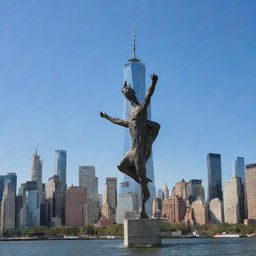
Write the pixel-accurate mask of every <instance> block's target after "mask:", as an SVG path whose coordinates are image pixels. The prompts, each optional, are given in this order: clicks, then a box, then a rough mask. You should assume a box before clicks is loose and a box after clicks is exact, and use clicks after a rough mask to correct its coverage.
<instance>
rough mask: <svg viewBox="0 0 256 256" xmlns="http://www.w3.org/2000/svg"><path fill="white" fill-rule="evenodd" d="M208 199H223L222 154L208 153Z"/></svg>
mask: <svg viewBox="0 0 256 256" xmlns="http://www.w3.org/2000/svg"><path fill="white" fill-rule="evenodd" d="M207 167H208V200H209V201H211V200H212V199H213V198H216V197H217V198H219V199H221V200H222V184H221V155H220V154H213V153H208V155H207Z"/></svg>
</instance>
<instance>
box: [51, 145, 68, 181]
mask: <svg viewBox="0 0 256 256" xmlns="http://www.w3.org/2000/svg"><path fill="white" fill-rule="evenodd" d="M54 175H58V176H59V177H60V179H61V180H62V181H63V183H64V184H67V182H66V175H67V151H66V150H55V152H54Z"/></svg>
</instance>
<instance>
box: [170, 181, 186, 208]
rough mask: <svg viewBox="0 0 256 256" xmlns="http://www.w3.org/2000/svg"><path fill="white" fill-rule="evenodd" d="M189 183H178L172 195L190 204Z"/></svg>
mask: <svg viewBox="0 0 256 256" xmlns="http://www.w3.org/2000/svg"><path fill="white" fill-rule="evenodd" d="M187 189H188V183H187V182H186V181H185V180H183V179H182V180H181V181H179V182H176V184H175V186H174V188H173V190H172V195H173V196H179V197H182V198H183V199H184V201H185V202H186V203H187V202H188V191H187Z"/></svg>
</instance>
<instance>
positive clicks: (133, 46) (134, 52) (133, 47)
mask: <svg viewBox="0 0 256 256" xmlns="http://www.w3.org/2000/svg"><path fill="white" fill-rule="evenodd" d="M129 61H135V62H139V61H140V60H139V59H137V57H136V41H135V24H133V25H132V58H131V59H129Z"/></svg>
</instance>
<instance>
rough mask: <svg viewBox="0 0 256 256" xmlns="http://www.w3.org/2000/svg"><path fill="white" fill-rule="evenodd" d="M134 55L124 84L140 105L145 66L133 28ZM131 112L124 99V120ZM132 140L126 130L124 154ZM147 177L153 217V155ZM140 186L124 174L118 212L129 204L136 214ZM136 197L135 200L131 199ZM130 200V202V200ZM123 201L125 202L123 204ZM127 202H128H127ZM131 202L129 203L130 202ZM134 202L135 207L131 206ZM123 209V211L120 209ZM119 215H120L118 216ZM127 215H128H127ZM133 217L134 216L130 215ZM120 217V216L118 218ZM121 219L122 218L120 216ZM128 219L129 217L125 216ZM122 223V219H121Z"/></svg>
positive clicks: (124, 72) (148, 204)
mask: <svg viewBox="0 0 256 256" xmlns="http://www.w3.org/2000/svg"><path fill="white" fill-rule="evenodd" d="M132 42H133V55H132V58H131V59H129V60H128V63H126V64H125V65H124V69H123V82H125V81H126V82H127V85H128V86H131V87H132V88H133V89H134V91H135V94H136V98H137V99H138V101H139V103H142V101H143V99H144V97H145V94H146V88H145V65H144V64H143V63H142V62H141V61H140V60H139V59H138V58H137V57H136V47H135V29H134V28H133V40H132ZM150 109H151V108H150V105H149V107H148V119H151V111H150ZM129 112H130V103H129V102H128V100H127V99H124V102H123V119H127V117H128V114H129ZM130 144H131V140H130V135H129V130H128V129H124V148H123V150H124V151H123V152H124V154H125V153H126V152H128V151H129V149H130V146H131V145H130ZM146 168H147V177H148V178H149V179H151V180H152V182H149V183H148V188H149V191H150V199H149V201H148V202H147V203H146V211H147V213H148V215H149V216H150V215H151V206H152V202H153V200H154V198H155V197H156V189H155V184H154V169H153V157H152V154H151V156H150V158H149V159H148V161H147V165H146ZM140 194H141V192H140V186H139V184H138V183H137V182H136V181H135V180H133V179H132V178H131V177H129V176H127V175H125V174H124V179H123V182H122V183H121V187H120V194H119V200H118V201H119V203H118V209H117V211H119V212H120V214H121V212H122V214H121V215H123V214H125V212H126V210H124V209H122V208H123V207H125V208H126V209H127V211H129V209H128V208H127V204H129V205H131V208H133V209H130V210H131V212H132V211H133V213H134V212H136V205H139V204H140ZM132 196H134V198H131V197H132ZM128 198H129V199H130V200H129V199H128ZM122 201H123V202H122ZM125 201H126V202H125ZM128 201H129V202H128ZM131 201H132V202H133V205H132V204H131ZM120 208H121V209H120ZM117 215H118V214H117ZM126 215H127V214H126ZM129 215H132V214H128V216H129ZM117 217H118V216H117ZM120 217H121V216H120ZM124 217H127V216H124ZM120 222H121V219H120Z"/></svg>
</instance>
